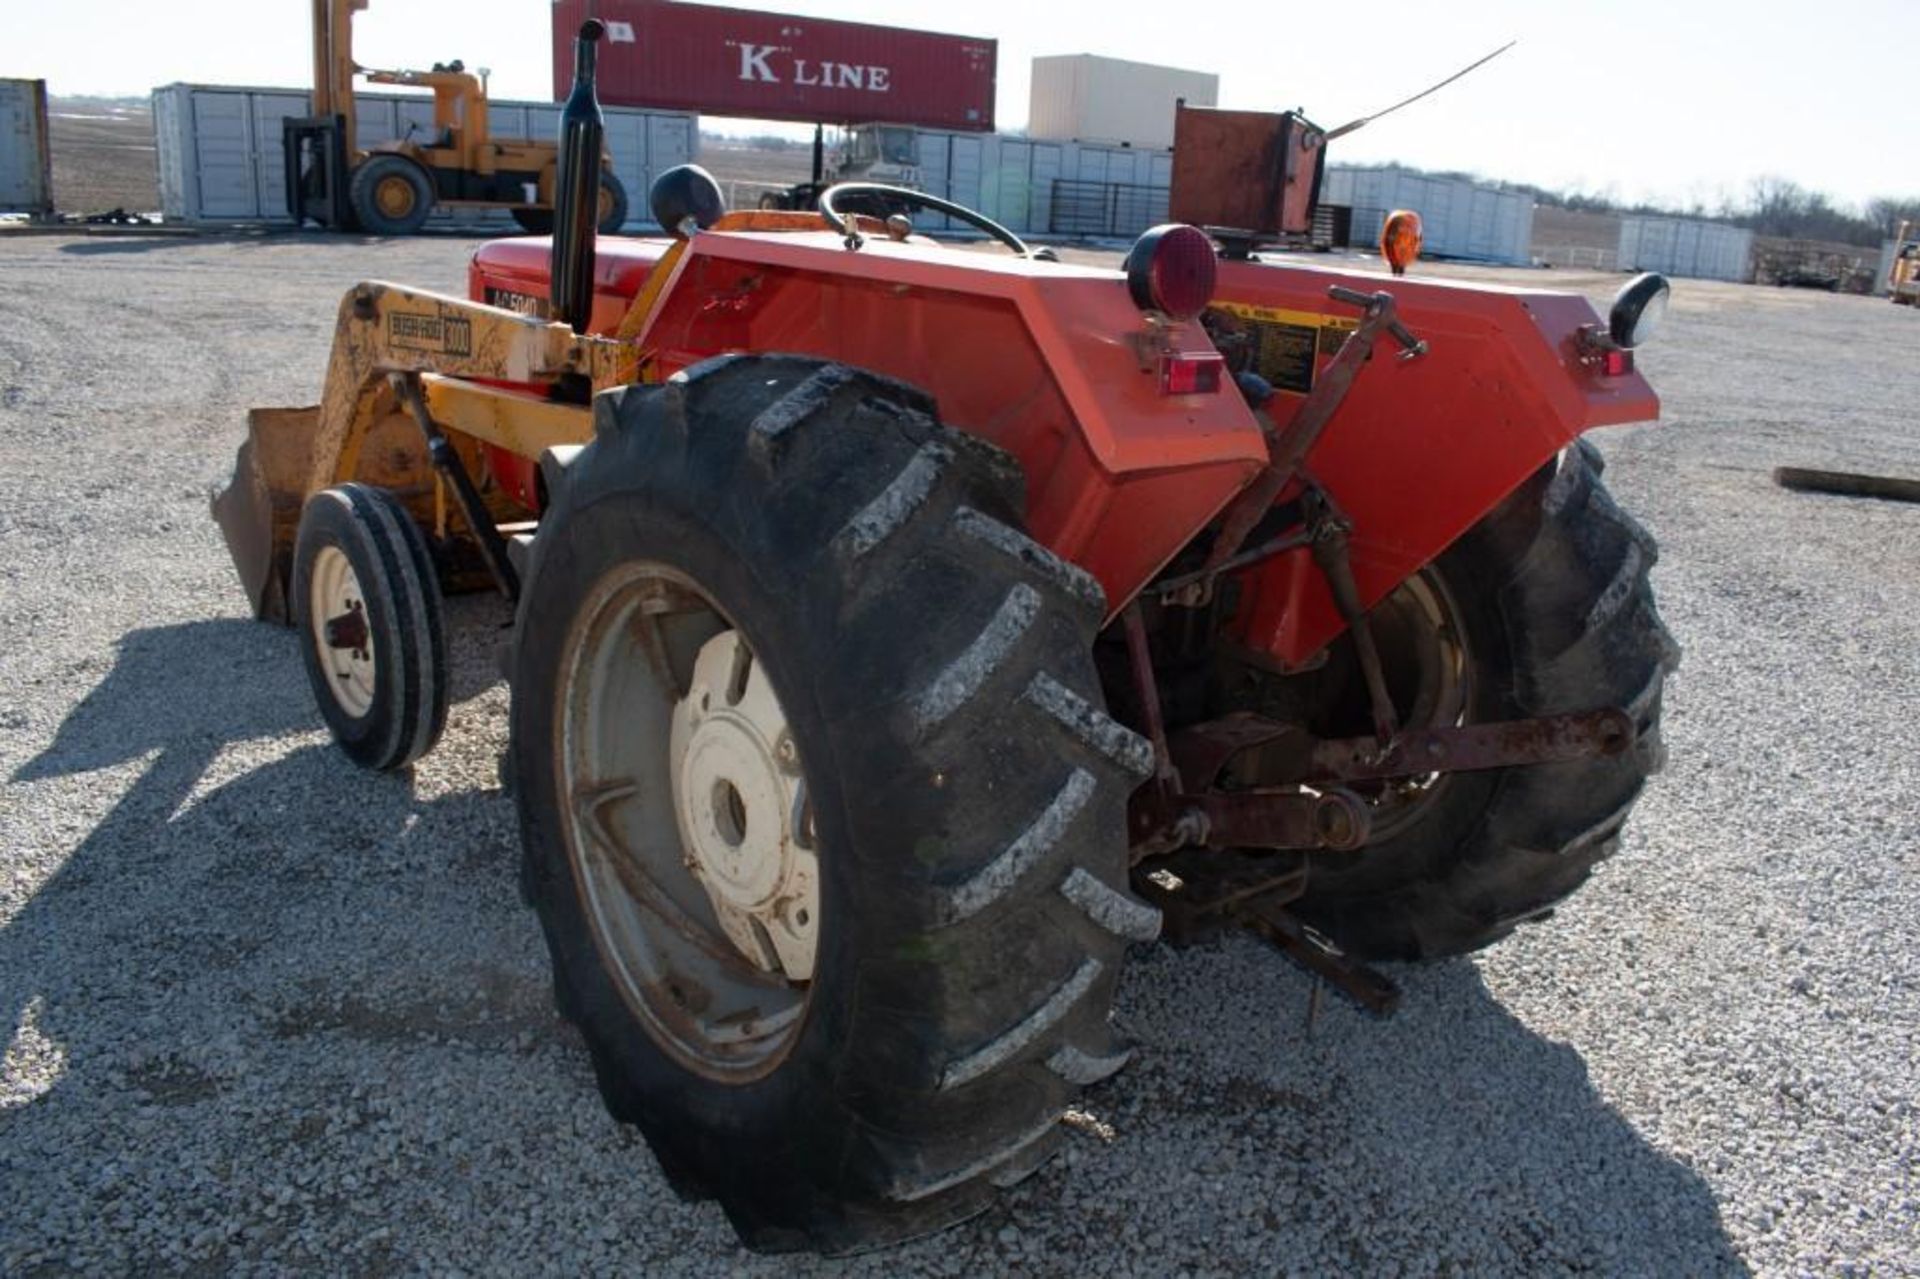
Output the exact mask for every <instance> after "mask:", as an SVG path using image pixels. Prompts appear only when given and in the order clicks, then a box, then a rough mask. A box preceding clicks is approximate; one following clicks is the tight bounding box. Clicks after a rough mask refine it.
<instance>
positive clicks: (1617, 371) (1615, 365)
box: [1600, 348, 1633, 377]
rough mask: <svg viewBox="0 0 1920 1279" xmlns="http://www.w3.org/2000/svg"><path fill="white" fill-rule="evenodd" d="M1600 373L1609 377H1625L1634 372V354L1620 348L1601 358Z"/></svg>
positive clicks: (1606, 353)
mask: <svg viewBox="0 0 1920 1279" xmlns="http://www.w3.org/2000/svg"><path fill="white" fill-rule="evenodd" d="M1600 372H1602V373H1603V374H1605V375H1606V376H1608V377H1625V376H1626V375H1627V374H1629V373H1631V372H1633V352H1632V351H1625V350H1621V349H1619V348H1615V349H1614V350H1611V351H1607V352H1604V353H1603V354H1602V355H1601V356H1600Z"/></svg>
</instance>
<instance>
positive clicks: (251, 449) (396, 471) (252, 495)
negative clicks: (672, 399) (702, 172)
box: [213, 281, 631, 623]
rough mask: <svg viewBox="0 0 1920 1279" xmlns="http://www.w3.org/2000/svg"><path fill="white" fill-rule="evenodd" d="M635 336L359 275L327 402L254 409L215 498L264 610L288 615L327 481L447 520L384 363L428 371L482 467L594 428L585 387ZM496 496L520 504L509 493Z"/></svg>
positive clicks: (344, 308) (427, 378) (426, 517)
mask: <svg viewBox="0 0 1920 1279" xmlns="http://www.w3.org/2000/svg"><path fill="white" fill-rule="evenodd" d="M629 350H630V346H629V344H627V343H625V342H622V341H619V340H616V339H608V338H600V337H591V336H583V335H580V334H576V333H574V332H573V331H572V330H571V329H569V328H568V327H567V326H566V325H564V324H554V323H550V322H548V321H547V320H545V319H542V318H539V317H537V316H530V315H522V314H519V313H517V312H514V311H508V310H502V309H501V308H499V307H493V306H486V305H484V304H481V303H475V302H468V301H465V300H463V299H460V298H453V297H447V296H444V295H442V294H437V293H429V292H425V291H421V290H415V289H407V288H403V287H401V286H399V285H393V284H385V283H381V282H378V281H370V282H367V283H363V284H359V285H356V286H354V288H353V289H351V290H350V291H349V292H348V293H347V295H346V297H345V298H344V299H342V301H341V303H340V311H339V316H338V319H337V320H336V322H335V325H334V341H333V353H332V355H331V357H330V358H329V360H328V364H327V377H326V384H325V389H324V391H323V393H322V396H321V402H320V404H319V405H317V406H312V407H305V408H262V409H255V410H253V411H252V412H251V413H250V414H248V419H247V436H248V437H247V441H246V443H245V444H243V445H241V448H240V455H239V457H238V459H237V462H236V467H235V476H234V481H233V483H232V484H231V485H230V486H229V487H228V488H227V489H226V490H225V491H223V492H221V493H220V494H218V495H216V496H215V498H214V501H213V514H214V518H215V519H216V520H217V521H218V522H219V524H220V527H221V530H222V532H223V533H224V534H225V535H226V541H227V546H228V549H229V550H230V551H231V552H232V554H233V561H234V567H235V568H236V569H238V570H239V573H240V578H241V581H242V583H243V584H244V586H245V587H246V591H247V598H248V601H249V602H250V603H251V604H252V606H253V611H254V615H255V616H256V617H259V618H262V619H265V620H268V621H276V622H283V623H284V622H285V621H287V617H288V614H287V600H286V589H287V579H288V572H289V568H290V565H291V563H292V557H293V540H294V532H295V529H296V527H297V526H298V523H299V519H300V510H301V507H302V506H303V505H304V504H305V502H306V499H307V498H308V497H309V496H310V495H311V494H313V493H315V492H317V491H319V490H320V489H323V488H326V487H328V486H329V485H332V484H336V483H339V482H341V481H345V480H364V481H366V482H369V483H373V484H377V485H379V486H380V487H382V488H386V489H391V490H393V491H394V492H395V493H397V494H398V495H399V496H400V497H401V499H402V500H403V501H404V502H406V504H407V506H408V508H409V509H410V510H411V511H412V512H413V513H414V515H415V517H416V518H417V519H419V520H420V522H421V524H422V525H423V526H426V527H429V528H437V529H438V531H440V532H442V533H445V532H446V527H447V509H448V508H447V495H446V493H445V492H444V491H443V490H442V487H441V482H440V480H439V478H438V476H437V474H436V472H435V471H434V470H433V468H432V467H431V465H429V463H428V461H427V456H426V450H425V447H424V442H423V440H422V439H421V436H420V433H419V430H418V428H417V426H416V424H415V423H414V421H413V420H412V419H411V418H410V417H409V416H408V415H407V414H406V413H405V412H404V410H403V409H402V406H401V405H400V404H399V403H398V402H397V401H396V399H395V397H394V395H393V392H392V390H391V389H390V388H389V386H388V385H387V381H386V375H387V374H389V373H419V374H421V375H422V382H423V386H424V390H425V393H426V398H427V404H428V407H429V408H430V409H431V410H432V413H433V416H434V419H435V420H436V421H438V422H440V423H442V424H443V425H445V426H447V427H449V428H451V429H452V430H453V431H454V432H456V433H457V434H455V436H454V437H453V438H454V441H455V445H456V448H458V449H459V450H460V451H461V452H462V454H463V457H464V459H465V462H466V465H467V466H468V468H469V469H470V470H472V469H475V468H476V467H477V463H478V460H479V446H480V445H481V444H491V445H494V446H496V447H499V448H501V449H505V450H507V451H508V452H511V453H513V454H515V455H517V456H521V457H532V458H537V457H539V455H540V452H541V450H543V449H545V448H547V447H550V446H551V445H553V444H558V443H568V442H578V441H581V440H585V439H586V438H587V437H588V436H590V435H591V434H592V430H593V427H592V420H591V415H590V410H589V409H588V407H587V405H586V404H585V403H583V402H580V401H581V400H582V399H583V398H584V393H585V392H587V391H589V390H598V389H600V388H602V387H605V386H609V385H613V384H614V383H615V382H616V381H617V380H619V379H620V377H621V376H622V373H623V368H622V364H623V361H622V360H621V356H622V354H623V353H626V352H628V351H629ZM625 364H626V366H627V367H629V368H630V367H631V361H630V360H629V361H626V362H625ZM500 383H513V384H514V385H515V387H517V388H519V389H513V388H509V387H506V386H502V385H497V384H500ZM569 397H570V398H569ZM494 500H495V501H496V502H498V503H499V504H500V505H502V506H503V507H508V508H509V509H510V506H511V504H510V499H508V498H507V497H506V496H505V495H496V496H495V498H494Z"/></svg>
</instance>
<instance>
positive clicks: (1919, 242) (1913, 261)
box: [1887, 222, 1920, 306]
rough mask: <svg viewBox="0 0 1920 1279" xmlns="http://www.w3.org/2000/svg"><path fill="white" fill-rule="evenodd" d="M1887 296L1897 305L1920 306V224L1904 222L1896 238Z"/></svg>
mask: <svg viewBox="0 0 1920 1279" xmlns="http://www.w3.org/2000/svg"><path fill="white" fill-rule="evenodd" d="M1887 296H1888V297H1890V298H1892V299H1893V301H1894V303H1895V304H1896V305H1900V306H1915V305H1920V222H1902V223H1901V224H1900V230H1899V231H1898V233H1897V234H1895V236H1894V250H1893V267H1892V269H1890V270H1889V271H1888V272H1887Z"/></svg>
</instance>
